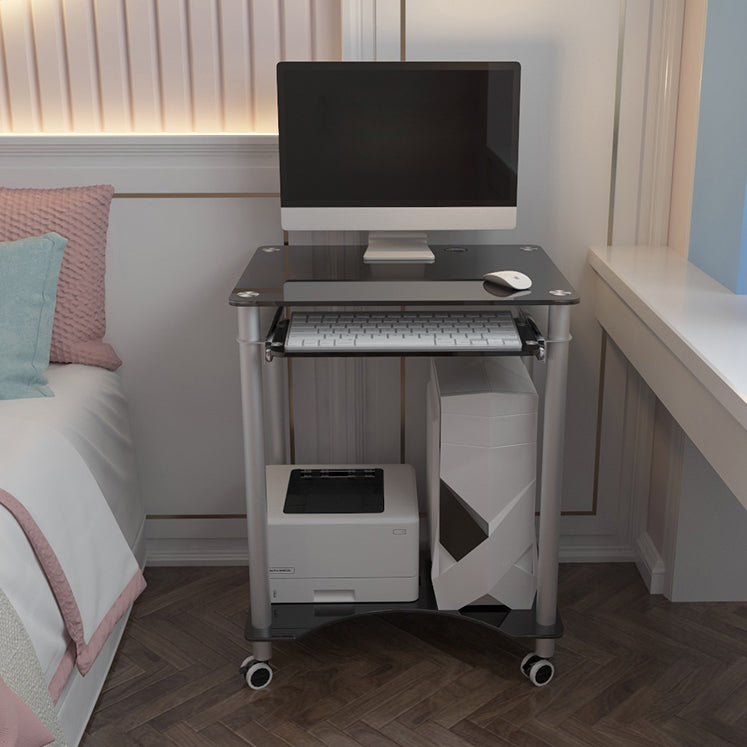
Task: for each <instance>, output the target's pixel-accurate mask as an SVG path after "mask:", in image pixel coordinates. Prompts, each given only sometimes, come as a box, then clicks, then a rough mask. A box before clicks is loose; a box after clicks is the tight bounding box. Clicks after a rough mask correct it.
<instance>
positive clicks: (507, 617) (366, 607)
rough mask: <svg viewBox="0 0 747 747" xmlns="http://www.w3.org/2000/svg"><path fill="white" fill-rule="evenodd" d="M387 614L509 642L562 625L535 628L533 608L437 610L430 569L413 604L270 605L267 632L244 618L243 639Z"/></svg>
mask: <svg viewBox="0 0 747 747" xmlns="http://www.w3.org/2000/svg"><path fill="white" fill-rule="evenodd" d="M388 612H407V613H410V612H411V613H430V614H437V615H450V616H452V617H462V618H465V619H468V620H472V621H474V622H477V623H480V624H482V625H487V626H489V627H492V628H495V629H497V630H498V631H500V632H501V633H503V634H504V635H507V636H510V637H511V638H560V637H561V636H562V635H563V623H562V621H561V619H560V613H556V618H555V624H554V625H538V624H537V620H536V611H535V608H534V606H533V607H532V608H531V609H526V610H514V609H510V608H509V607H503V606H499V605H470V606H468V607H462V608H461V609H459V610H439V609H438V606H437V604H436V598H435V596H434V594H433V587H432V586H431V582H430V568H426V569H425V571H421V574H420V596H419V598H418V599H417V600H415V601H414V602H362V603H349V604H348V603H344V604H336V603H324V604H313V603H309V604H288V603H285V604H273V605H272V624H271V626H270V628H269V630H259V629H257V628H254V627H252V624H251V618H250V617H247V621H246V627H245V629H244V636H245V637H246V639H247V640H248V641H277V640H287V639H293V638H300V637H301V636H303V635H305V634H306V633H310V632H311V631H312V630H315V629H316V628H320V627H322V626H323V625H329V624H330V623H334V622H339V621H340V620H344V619H345V618H348V617H353V616H355V615H381V614H386V613H388Z"/></svg>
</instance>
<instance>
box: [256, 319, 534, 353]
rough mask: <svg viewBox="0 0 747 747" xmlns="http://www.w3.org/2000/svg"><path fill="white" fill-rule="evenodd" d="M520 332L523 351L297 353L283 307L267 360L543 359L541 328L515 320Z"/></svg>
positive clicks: (269, 335)
mask: <svg viewBox="0 0 747 747" xmlns="http://www.w3.org/2000/svg"><path fill="white" fill-rule="evenodd" d="M514 323H515V324H516V329H517V331H518V333H519V337H520V338H521V342H522V347H521V350H503V351H500V350H480V349H474V350H469V351H467V352H465V351H457V350H453V351H452V350H449V349H448V348H444V349H443V350H439V351H438V352H434V351H432V350H430V351H420V350H407V351H402V350H388V349H385V348H382V349H381V350H376V351H365V352H358V351H350V350H344V351H338V350H334V349H328V348H325V349H318V348H310V349H309V350H294V351H292V352H289V351H286V350H285V340H286V337H287V335H288V328H289V326H290V320H289V319H286V318H284V317H283V316H282V308H279V309H278V311H277V313H276V314H275V318H274V319H273V322H272V325H271V327H270V330H269V331H268V333H267V337H266V338H265V358H266V359H267V360H268V361H269V360H272V358H273V357H275V356H278V357H293V358H296V357H298V358H361V357H381V356H390V357H392V356H394V357H400V356H408V357H409V356H424V355H425V356H433V355H439V356H441V355H448V356H453V355H470V356H474V355H491V356H493V355H500V356H502V355H524V356H527V355H531V356H535V357H536V358H538V359H540V360H542V359H543V358H544V355H545V341H544V339H543V338H542V335H541V334H540V332H539V330H538V328H537V326H536V325H535V324H534V322H533V321H532V319H531V318H530V317H524V316H521V317H514Z"/></svg>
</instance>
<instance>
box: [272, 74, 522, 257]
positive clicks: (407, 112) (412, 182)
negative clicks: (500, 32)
mask: <svg viewBox="0 0 747 747" xmlns="http://www.w3.org/2000/svg"><path fill="white" fill-rule="evenodd" d="M519 79H520V66H519V63H518V62H280V63H278V66H277V83H278V129H279V149H280V201H281V211H280V212H281V223H282V226H283V228H284V229H286V230H290V231H293V230H302V231H314V230H323V231H368V232H369V246H368V249H367V251H366V253H365V255H364V260H365V261H367V262H377V261H382V262H391V261H406V262H407V261H409V262H432V261H433V253H432V252H431V251H430V248H429V247H428V244H427V232H428V231H429V230H431V231H435V230H491V229H509V228H515V226H516V193H517V168H518V153H519Z"/></svg>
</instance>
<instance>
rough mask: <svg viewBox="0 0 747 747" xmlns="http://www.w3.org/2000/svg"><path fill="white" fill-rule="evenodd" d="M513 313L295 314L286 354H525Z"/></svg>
mask: <svg viewBox="0 0 747 747" xmlns="http://www.w3.org/2000/svg"><path fill="white" fill-rule="evenodd" d="M521 348H522V344H521V338H520V337H519V333H518V331H517V329H516V324H515V323H514V320H513V317H512V315H511V312H510V311H508V310H501V311H463V310H459V311H456V310H455V311H349V312H346V311H338V312H326V311H320V312H311V313H296V312H294V313H293V315H292V317H291V320H290V326H289V329H288V334H287V336H286V339H285V350H286V351H287V352H312V351H320V352H321V351H330V352H332V351H333V352H352V353H375V352H403V353H408V352H421V353H432V354H434V355H438V354H439V353H448V352H452V353H453V352H462V351H463V352H473V353H478V352H499V351H505V352H509V351H516V350H521Z"/></svg>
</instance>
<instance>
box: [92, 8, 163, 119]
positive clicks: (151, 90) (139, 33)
mask: <svg viewBox="0 0 747 747" xmlns="http://www.w3.org/2000/svg"><path fill="white" fill-rule="evenodd" d="M78 1H79V2H80V0H78ZM124 7H125V21H126V23H125V29H123V31H124V32H125V33H126V38H127V59H128V67H129V71H130V102H131V104H132V129H133V131H134V132H161V130H162V129H163V119H162V114H161V85H160V79H159V74H158V72H159V70H158V64H159V60H158V30H157V28H156V13H155V6H154V4H153V3H152V1H151V0H128V1H127V2H126V3H125V6H124Z"/></svg>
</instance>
